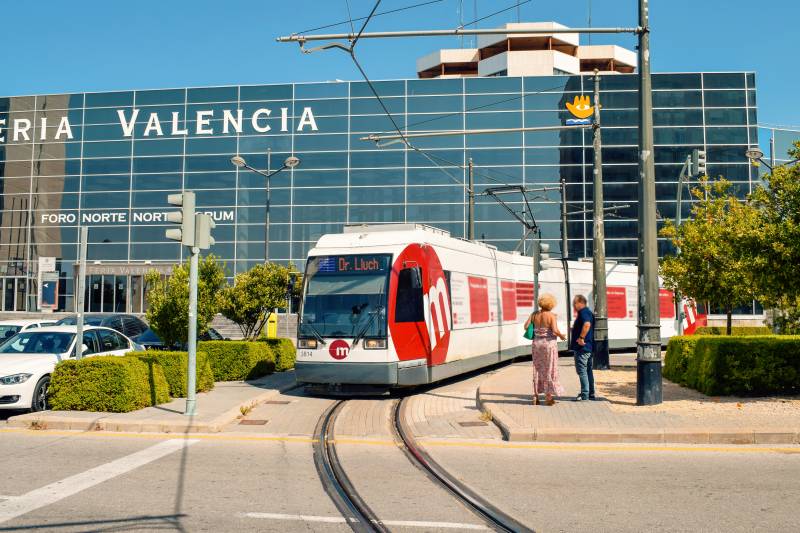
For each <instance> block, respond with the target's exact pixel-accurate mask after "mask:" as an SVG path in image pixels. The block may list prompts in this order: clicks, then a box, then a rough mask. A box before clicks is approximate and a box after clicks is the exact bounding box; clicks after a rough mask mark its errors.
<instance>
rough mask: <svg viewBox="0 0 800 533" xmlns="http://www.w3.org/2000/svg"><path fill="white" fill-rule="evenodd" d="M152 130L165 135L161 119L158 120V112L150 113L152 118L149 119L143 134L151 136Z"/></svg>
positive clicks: (159, 134) (158, 134)
mask: <svg viewBox="0 0 800 533" xmlns="http://www.w3.org/2000/svg"><path fill="white" fill-rule="evenodd" d="M151 131H154V132H156V135H157V136H159V137H161V136H163V135H164V131H163V130H162V129H161V121H160V120H158V113H150V118H149V119H147V125H146V126H145V127H144V133H143V134H142V136H144V137H149V136H150V132H151Z"/></svg>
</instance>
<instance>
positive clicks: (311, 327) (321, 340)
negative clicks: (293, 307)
mask: <svg viewBox="0 0 800 533" xmlns="http://www.w3.org/2000/svg"><path fill="white" fill-rule="evenodd" d="M300 326H301V329H302V326H307V327H308V328H309V329H310V330H311V333H312V334H313V335H314V337H315V338H316V339H317V341H318V342H319V343H320V344H321V345H323V346H325V345H326V344H327V343H326V342H325V339H323V338H322V335H320V334H319V331H317V328H315V327H314V326H313V325H312V324H309V323H308V322H300Z"/></svg>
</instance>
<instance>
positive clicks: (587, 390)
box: [570, 294, 595, 402]
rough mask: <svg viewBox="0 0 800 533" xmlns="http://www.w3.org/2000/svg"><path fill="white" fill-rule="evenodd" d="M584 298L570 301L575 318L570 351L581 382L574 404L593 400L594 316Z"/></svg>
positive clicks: (578, 297) (579, 297)
mask: <svg viewBox="0 0 800 533" xmlns="http://www.w3.org/2000/svg"><path fill="white" fill-rule="evenodd" d="M586 303H587V302H586V297H585V296H584V295H582V294H578V295H577V296H575V298H573V300H572V308H573V309H575V313H577V316H576V317H575V323H574V324H573V326H572V336H571V340H572V343H571V344H570V349H571V350H572V351H573V352H575V370H576V371H577V372H578V378H579V379H580V381H581V393H580V394H578V396H577V397H576V398H575V401H576V402H580V401H583V400H594V399H595V391H594V372H593V371H592V347H593V346H592V345H593V344H594V314H592V312H591V311H590V310H589V308H588V307H586Z"/></svg>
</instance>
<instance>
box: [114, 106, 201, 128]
mask: <svg viewBox="0 0 800 533" xmlns="http://www.w3.org/2000/svg"><path fill="white" fill-rule="evenodd" d="M137 108H138V106H137ZM138 109H139V114H138V115H136V123H137V124H147V123H148V122H149V121H150V119H151V118H152V115H154V114H155V116H156V117H158V120H159V122H160V123H161V129H162V130H164V133H165V134H169V132H171V131H172V113H178V126H179V127H183V125H184V122H185V121H184V106H183V104H172V105H160V106H148V107H141V108H138ZM193 115H194V113H192V114H191V115H190V116H193ZM131 118H133V114H132V113H129V114H126V120H130V119H131ZM151 135H152V134H151Z"/></svg>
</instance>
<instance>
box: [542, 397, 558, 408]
mask: <svg viewBox="0 0 800 533" xmlns="http://www.w3.org/2000/svg"><path fill="white" fill-rule="evenodd" d="M544 403H545V404H546V405H550V406H551V405H555V404H556V400H555V398H553V397H552V396H551V397H549V398H547V399H546V400H545V402H544Z"/></svg>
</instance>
